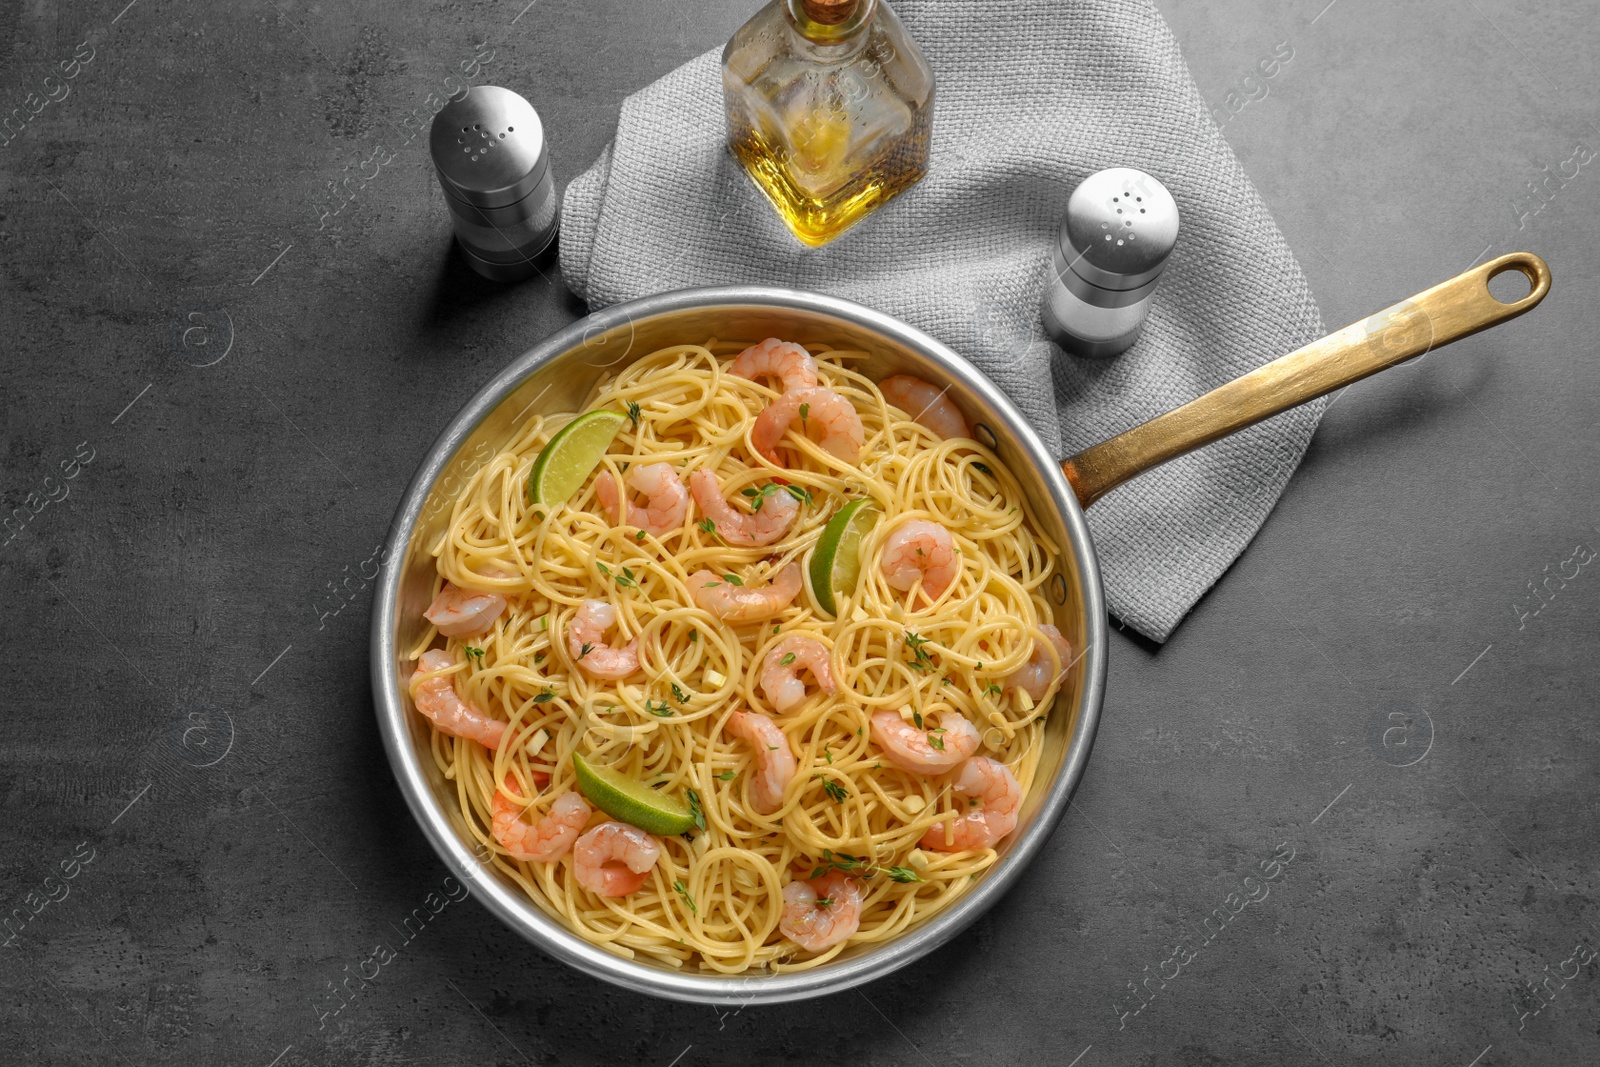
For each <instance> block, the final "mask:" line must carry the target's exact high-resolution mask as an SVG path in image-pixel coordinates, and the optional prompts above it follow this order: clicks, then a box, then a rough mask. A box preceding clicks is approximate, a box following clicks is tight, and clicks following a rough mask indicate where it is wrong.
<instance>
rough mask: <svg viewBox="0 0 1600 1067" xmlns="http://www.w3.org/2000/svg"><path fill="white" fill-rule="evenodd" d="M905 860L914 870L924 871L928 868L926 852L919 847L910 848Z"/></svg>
mask: <svg viewBox="0 0 1600 1067" xmlns="http://www.w3.org/2000/svg"><path fill="white" fill-rule="evenodd" d="M906 862H907V863H908V864H910V865H911V869H912V870H914V871H925V870H927V869H928V854H927V853H926V852H924V851H922V850H921V849H920V848H914V849H912V850H911V855H909V856H907V857H906Z"/></svg>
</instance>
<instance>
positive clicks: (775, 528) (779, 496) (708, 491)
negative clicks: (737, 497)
mask: <svg viewBox="0 0 1600 1067" xmlns="http://www.w3.org/2000/svg"><path fill="white" fill-rule="evenodd" d="M689 486H690V488H691V489H692V490H693V492H694V502H695V503H696V504H699V505H700V510H701V511H703V512H705V516H706V518H708V519H710V520H711V523H712V525H713V526H714V527H715V529H716V534H717V536H718V537H720V538H722V539H723V540H724V541H726V542H728V544H730V545H744V546H747V547H750V546H757V545H770V544H772V542H774V541H776V540H778V539H779V538H780V537H782V536H783V535H784V534H786V533H788V532H789V528H790V527H791V526H793V525H794V520H795V517H796V516H798V515H799V514H800V502H799V501H798V500H796V499H795V498H794V497H793V496H792V495H790V493H789V492H788V490H786V489H784V488H783V487H782V486H770V487H768V488H766V489H764V490H758V493H759V495H758V496H757V497H756V498H755V506H756V510H755V511H754V512H751V513H748V514H746V513H745V512H742V511H739V510H737V509H736V508H734V506H733V505H731V504H729V503H728V501H727V500H726V499H725V498H724V497H723V495H722V487H721V486H720V485H718V484H717V476H716V475H715V474H712V473H711V472H710V471H708V470H706V469H705V468H704V467H702V468H700V469H699V470H697V471H695V472H694V473H693V474H691V475H689Z"/></svg>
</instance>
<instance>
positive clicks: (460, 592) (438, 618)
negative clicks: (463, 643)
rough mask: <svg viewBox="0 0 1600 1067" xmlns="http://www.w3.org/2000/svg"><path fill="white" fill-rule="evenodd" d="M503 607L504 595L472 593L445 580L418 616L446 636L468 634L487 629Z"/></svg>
mask: <svg viewBox="0 0 1600 1067" xmlns="http://www.w3.org/2000/svg"><path fill="white" fill-rule="evenodd" d="M505 610H506V598H505V597H503V596H501V595H500V594H499V593H475V592H473V591H472V590H470V589H462V588H460V587H459V586H454V585H451V584H450V583H449V582H445V583H444V588H443V589H441V590H439V595H438V596H436V597H434V598H433V603H432V604H429V605H428V610H427V611H424V612H423V613H422V617H423V618H424V619H427V620H428V621H429V622H431V623H433V625H434V626H435V627H436V628H437V629H438V631H439V632H440V633H442V634H444V635H445V636H446V637H470V636H472V635H473V634H481V633H483V632H484V631H486V630H488V629H489V627H491V626H493V625H494V620H496V619H498V618H499V617H500V613H501V612H502V611H505Z"/></svg>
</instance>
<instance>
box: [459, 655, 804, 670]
mask: <svg viewBox="0 0 1600 1067" xmlns="http://www.w3.org/2000/svg"><path fill="white" fill-rule="evenodd" d="M478 654H479V655H480V656H481V655H483V653H481V652H480V653H478ZM793 662H794V653H793V652H788V653H785V654H784V657H783V658H782V659H780V660H779V661H778V666H780V667H787V666H788V665H789V664H791V663H793Z"/></svg>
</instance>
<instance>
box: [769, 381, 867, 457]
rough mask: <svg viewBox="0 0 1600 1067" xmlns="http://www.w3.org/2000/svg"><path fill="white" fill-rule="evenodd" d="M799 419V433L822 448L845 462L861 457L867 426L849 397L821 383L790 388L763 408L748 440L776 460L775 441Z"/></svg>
mask: <svg viewBox="0 0 1600 1067" xmlns="http://www.w3.org/2000/svg"><path fill="white" fill-rule="evenodd" d="M796 421H798V422H799V424H800V431H801V433H803V434H805V435H806V436H807V437H809V438H810V439H811V440H813V441H815V442H816V443H817V445H818V447H820V448H821V449H822V450H823V451H824V452H827V453H828V454H829V455H831V456H834V457H836V458H838V459H842V460H844V461H845V462H846V463H854V462H855V461H856V460H857V459H859V458H860V457H861V445H862V442H864V441H865V440H866V436H867V435H866V430H864V429H863V428H862V426H861V416H860V415H858V414H856V408H855V405H854V404H852V403H850V400H849V398H847V397H845V396H842V395H840V394H839V393H836V392H834V391H833V390H832V389H828V388H826V387H824V386H820V385H817V386H811V387H809V388H805V389H790V390H789V391H788V392H786V393H784V394H783V395H782V396H780V397H778V399H776V400H774V401H773V402H772V403H771V404H768V405H767V406H766V407H765V408H763V409H762V411H761V414H759V415H757V416H756V421H755V425H754V426H752V427H751V428H750V444H751V446H752V447H754V448H755V450H756V451H757V452H759V453H760V454H761V455H763V456H765V457H766V458H767V460H769V461H770V462H772V463H778V443H779V442H780V441H782V440H783V435H784V434H786V433H788V432H789V429H790V427H791V426H792V425H793V424H794V423H795V422H796Z"/></svg>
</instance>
